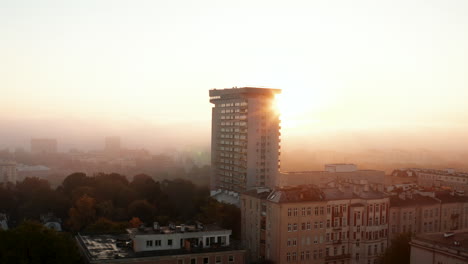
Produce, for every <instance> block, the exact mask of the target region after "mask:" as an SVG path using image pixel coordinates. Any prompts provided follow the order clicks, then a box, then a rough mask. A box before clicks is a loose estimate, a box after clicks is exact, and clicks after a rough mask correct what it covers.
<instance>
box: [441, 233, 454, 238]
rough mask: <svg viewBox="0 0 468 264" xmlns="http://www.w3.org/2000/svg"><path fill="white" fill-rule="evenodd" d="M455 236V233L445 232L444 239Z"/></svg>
mask: <svg viewBox="0 0 468 264" xmlns="http://www.w3.org/2000/svg"><path fill="white" fill-rule="evenodd" d="M454 235H455V233H453V232H445V233H444V237H445V238H447V237H452V236H454Z"/></svg>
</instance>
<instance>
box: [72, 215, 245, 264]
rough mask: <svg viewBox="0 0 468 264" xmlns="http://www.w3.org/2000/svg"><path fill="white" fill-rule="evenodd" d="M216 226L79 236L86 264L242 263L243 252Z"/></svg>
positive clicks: (227, 231) (226, 231)
mask: <svg viewBox="0 0 468 264" xmlns="http://www.w3.org/2000/svg"><path fill="white" fill-rule="evenodd" d="M230 235H231V230H227V229H222V228H219V227H217V226H213V225H211V226H205V225H202V224H200V223H197V224H196V225H179V226H176V225H173V224H170V225H169V226H159V224H158V223H154V226H153V227H145V228H144V227H141V228H131V229H128V230H127V234H120V235H94V236H92V235H80V234H78V236H77V237H76V241H77V244H78V247H79V249H80V252H81V253H82V255H83V256H84V259H85V261H86V262H87V263H119V264H125V263H132V264H140V263H141V264H143V263H146V264H147V263H154V264H159V263H160V264H163V263H164V264H244V263H245V250H243V249H241V248H240V247H239V246H238V245H235V244H232V243H231V241H230Z"/></svg>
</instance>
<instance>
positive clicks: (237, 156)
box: [210, 87, 281, 193]
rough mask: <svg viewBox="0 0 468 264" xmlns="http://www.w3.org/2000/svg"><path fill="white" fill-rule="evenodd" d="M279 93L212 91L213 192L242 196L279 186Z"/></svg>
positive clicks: (247, 89)
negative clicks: (257, 189) (241, 193)
mask: <svg viewBox="0 0 468 264" xmlns="http://www.w3.org/2000/svg"><path fill="white" fill-rule="evenodd" d="M280 92H281V90H278V89H262V88H251V87H244V88H233V89H221V90H217V89H214V90H210V102H211V103H213V104H214V105H215V106H214V107H213V109H212V138H211V156H212V158H211V163H212V169H213V171H212V178H211V188H212V189H213V190H216V189H222V190H228V191H234V192H238V193H240V192H243V191H246V190H249V189H252V188H254V187H259V186H267V187H271V188H272V187H275V186H277V185H278V182H277V181H278V180H277V174H278V169H279V155H280V151H279V148H280V146H279V143H280V139H279V137H280V132H279V130H280V120H279V113H278V112H277V111H276V109H274V108H273V105H274V100H275V95H276V94H278V93H280Z"/></svg>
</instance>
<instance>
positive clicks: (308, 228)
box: [307, 222, 310, 230]
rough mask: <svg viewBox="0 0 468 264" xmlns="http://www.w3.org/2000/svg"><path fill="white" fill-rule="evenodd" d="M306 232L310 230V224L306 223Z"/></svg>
mask: <svg viewBox="0 0 468 264" xmlns="http://www.w3.org/2000/svg"><path fill="white" fill-rule="evenodd" d="M307 230H310V222H307Z"/></svg>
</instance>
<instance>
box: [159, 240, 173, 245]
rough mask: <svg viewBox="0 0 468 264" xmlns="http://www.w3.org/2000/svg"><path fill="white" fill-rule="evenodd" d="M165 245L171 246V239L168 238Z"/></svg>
mask: <svg viewBox="0 0 468 264" xmlns="http://www.w3.org/2000/svg"><path fill="white" fill-rule="evenodd" d="M156 241H157V240H156ZM167 245H168V246H172V239H168V240H167Z"/></svg>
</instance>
